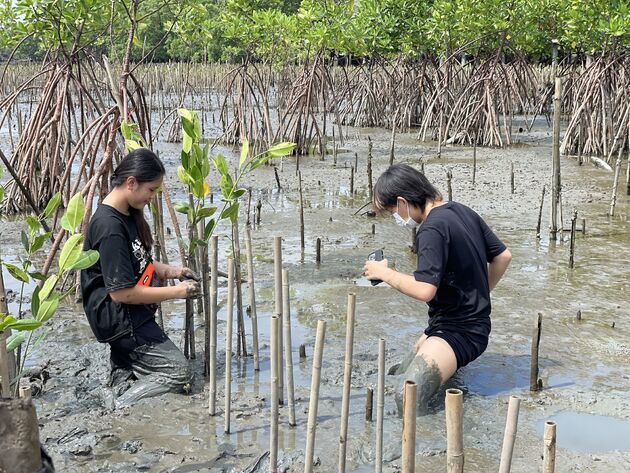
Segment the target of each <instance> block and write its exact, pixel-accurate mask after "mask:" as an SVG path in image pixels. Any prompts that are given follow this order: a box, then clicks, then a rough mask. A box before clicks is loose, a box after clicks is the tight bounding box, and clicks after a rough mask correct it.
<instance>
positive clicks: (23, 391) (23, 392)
mask: <svg viewBox="0 0 630 473" xmlns="http://www.w3.org/2000/svg"><path fill="white" fill-rule="evenodd" d="M19 397H20V399H24V400H25V401H28V402H30V401H31V399H32V397H31V383H30V381H29V380H28V378H20V384H19Z"/></svg>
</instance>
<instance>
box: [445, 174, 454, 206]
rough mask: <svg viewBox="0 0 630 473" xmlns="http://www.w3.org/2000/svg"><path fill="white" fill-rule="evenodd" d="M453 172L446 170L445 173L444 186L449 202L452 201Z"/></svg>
mask: <svg viewBox="0 0 630 473" xmlns="http://www.w3.org/2000/svg"><path fill="white" fill-rule="evenodd" d="M452 181H453V171H451V170H450V169H448V170H447V171H446V186H447V188H448V200H449V202H450V201H452V200H453V184H452Z"/></svg>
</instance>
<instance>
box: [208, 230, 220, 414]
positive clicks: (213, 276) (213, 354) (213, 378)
mask: <svg viewBox="0 0 630 473" xmlns="http://www.w3.org/2000/svg"><path fill="white" fill-rule="evenodd" d="M210 254H211V260H210V355H209V357H208V358H209V360H210V361H209V363H210V366H209V373H210V380H209V383H210V387H209V388H208V413H209V414H210V415H211V416H213V415H215V414H216V412H217V410H216V409H217V408H216V405H217V305H218V304H217V278H218V277H219V267H218V259H219V237H218V235H212V239H211V240H210Z"/></svg>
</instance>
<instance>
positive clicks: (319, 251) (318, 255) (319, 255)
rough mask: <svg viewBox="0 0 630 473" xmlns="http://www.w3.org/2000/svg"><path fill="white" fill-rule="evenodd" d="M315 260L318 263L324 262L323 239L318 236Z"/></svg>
mask: <svg viewBox="0 0 630 473" xmlns="http://www.w3.org/2000/svg"><path fill="white" fill-rule="evenodd" d="M315 262H316V263H317V264H319V263H321V262H322V239H321V238H318V239H317V240H316V241H315Z"/></svg>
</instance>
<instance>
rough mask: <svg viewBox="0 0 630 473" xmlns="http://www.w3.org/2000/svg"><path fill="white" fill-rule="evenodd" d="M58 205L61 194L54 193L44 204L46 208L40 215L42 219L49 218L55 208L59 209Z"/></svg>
mask: <svg viewBox="0 0 630 473" xmlns="http://www.w3.org/2000/svg"><path fill="white" fill-rule="evenodd" d="M59 204H61V192H55V195H53V196H52V197H51V198H50V200H49V201H48V204H46V208H45V209H44V211H43V212H42V215H43V216H44V218H48V217H50V216H51V215H52V214H53V212H54V211H55V210H57V207H59Z"/></svg>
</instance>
